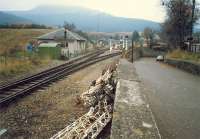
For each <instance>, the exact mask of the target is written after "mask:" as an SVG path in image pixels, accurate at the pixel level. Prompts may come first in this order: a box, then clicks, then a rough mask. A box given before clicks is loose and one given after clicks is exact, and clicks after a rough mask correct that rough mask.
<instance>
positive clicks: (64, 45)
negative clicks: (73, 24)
mask: <svg viewBox="0 0 200 139" xmlns="http://www.w3.org/2000/svg"><path fill="white" fill-rule="evenodd" d="M37 41H38V44H42V43H47V44H48V43H50V44H51V43H59V44H60V45H59V46H60V47H61V55H62V56H65V57H68V58H70V57H74V56H77V55H78V54H80V53H81V52H83V51H85V45H86V39H85V38H83V37H81V36H80V35H78V34H77V33H74V32H71V31H69V30H65V29H59V30H56V31H54V32H50V33H48V34H44V35H42V36H40V37H37ZM39 47H40V45H39Z"/></svg>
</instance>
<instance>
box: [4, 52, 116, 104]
mask: <svg viewBox="0 0 200 139" xmlns="http://www.w3.org/2000/svg"><path fill="white" fill-rule="evenodd" d="M104 52H105V50H101V51H99V52H97V53H91V54H88V55H86V56H83V57H80V58H77V59H75V60H73V61H70V62H68V63H66V64H63V65H60V66H58V67H54V68H51V69H48V70H45V71H43V72H40V73H38V74H35V75H32V76H29V77H26V78H23V79H21V80H18V81H15V82H13V83H9V84H6V85H3V86H0V106H2V105H3V104H6V103H8V102H11V101H12V100H14V99H16V98H18V97H21V96H23V95H26V94H28V93H31V92H33V91H34V90H36V89H38V88H40V87H44V86H45V85H46V84H48V83H51V82H54V81H56V80H58V79H61V78H63V77H65V76H67V75H69V74H71V73H73V72H75V71H78V70H80V69H82V68H84V67H87V66H89V65H92V64H94V63H96V62H99V61H102V60H105V59H107V58H111V57H113V56H117V55H119V54H120V52H118V53H113V54H108V55H104V56H99V55H101V54H102V53H104Z"/></svg>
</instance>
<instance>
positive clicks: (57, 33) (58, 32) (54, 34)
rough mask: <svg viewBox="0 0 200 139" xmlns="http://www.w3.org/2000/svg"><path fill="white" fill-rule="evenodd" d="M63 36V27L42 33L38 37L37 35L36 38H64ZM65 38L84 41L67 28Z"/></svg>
mask: <svg viewBox="0 0 200 139" xmlns="http://www.w3.org/2000/svg"><path fill="white" fill-rule="evenodd" d="M64 36H65V29H59V30H56V31H53V32H50V33H47V34H44V35H42V36H40V37H37V39H38V40H64ZM67 40H78V41H86V39H85V38H83V37H81V36H80V35H78V34H77V33H74V32H71V31H69V30H67Z"/></svg>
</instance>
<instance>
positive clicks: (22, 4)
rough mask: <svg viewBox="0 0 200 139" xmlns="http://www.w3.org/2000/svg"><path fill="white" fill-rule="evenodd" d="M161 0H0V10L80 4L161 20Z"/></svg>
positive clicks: (162, 16)
mask: <svg viewBox="0 0 200 139" xmlns="http://www.w3.org/2000/svg"><path fill="white" fill-rule="evenodd" d="M160 1H161V0H0V10H29V9H32V8H35V7H37V6H40V5H62V6H65V5H66V6H81V7H85V8H90V9H95V10H99V11H102V12H105V13H109V14H111V15H115V16H120V17H128V18H140V19H148V20H152V21H157V22H162V21H164V18H165V10H164V8H163V6H161V2H160Z"/></svg>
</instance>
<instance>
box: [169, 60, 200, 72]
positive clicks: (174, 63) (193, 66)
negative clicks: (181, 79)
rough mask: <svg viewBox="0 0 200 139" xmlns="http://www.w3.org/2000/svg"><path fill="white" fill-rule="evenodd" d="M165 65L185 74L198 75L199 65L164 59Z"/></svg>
mask: <svg viewBox="0 0 200 139" xmlns="http://www.w3.org/2000/svg"><path fill="white" fill-rule="evenodd" d="M165 63H167V64H170V65H172V66H175V67H177V68H180V69H182V70H185V71H187V72H190V73H193V74H196V75H200V63H194V62H190V61H186V60H177V59H172V58H170V59H169V58H167V59H165Z"/></svg>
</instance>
